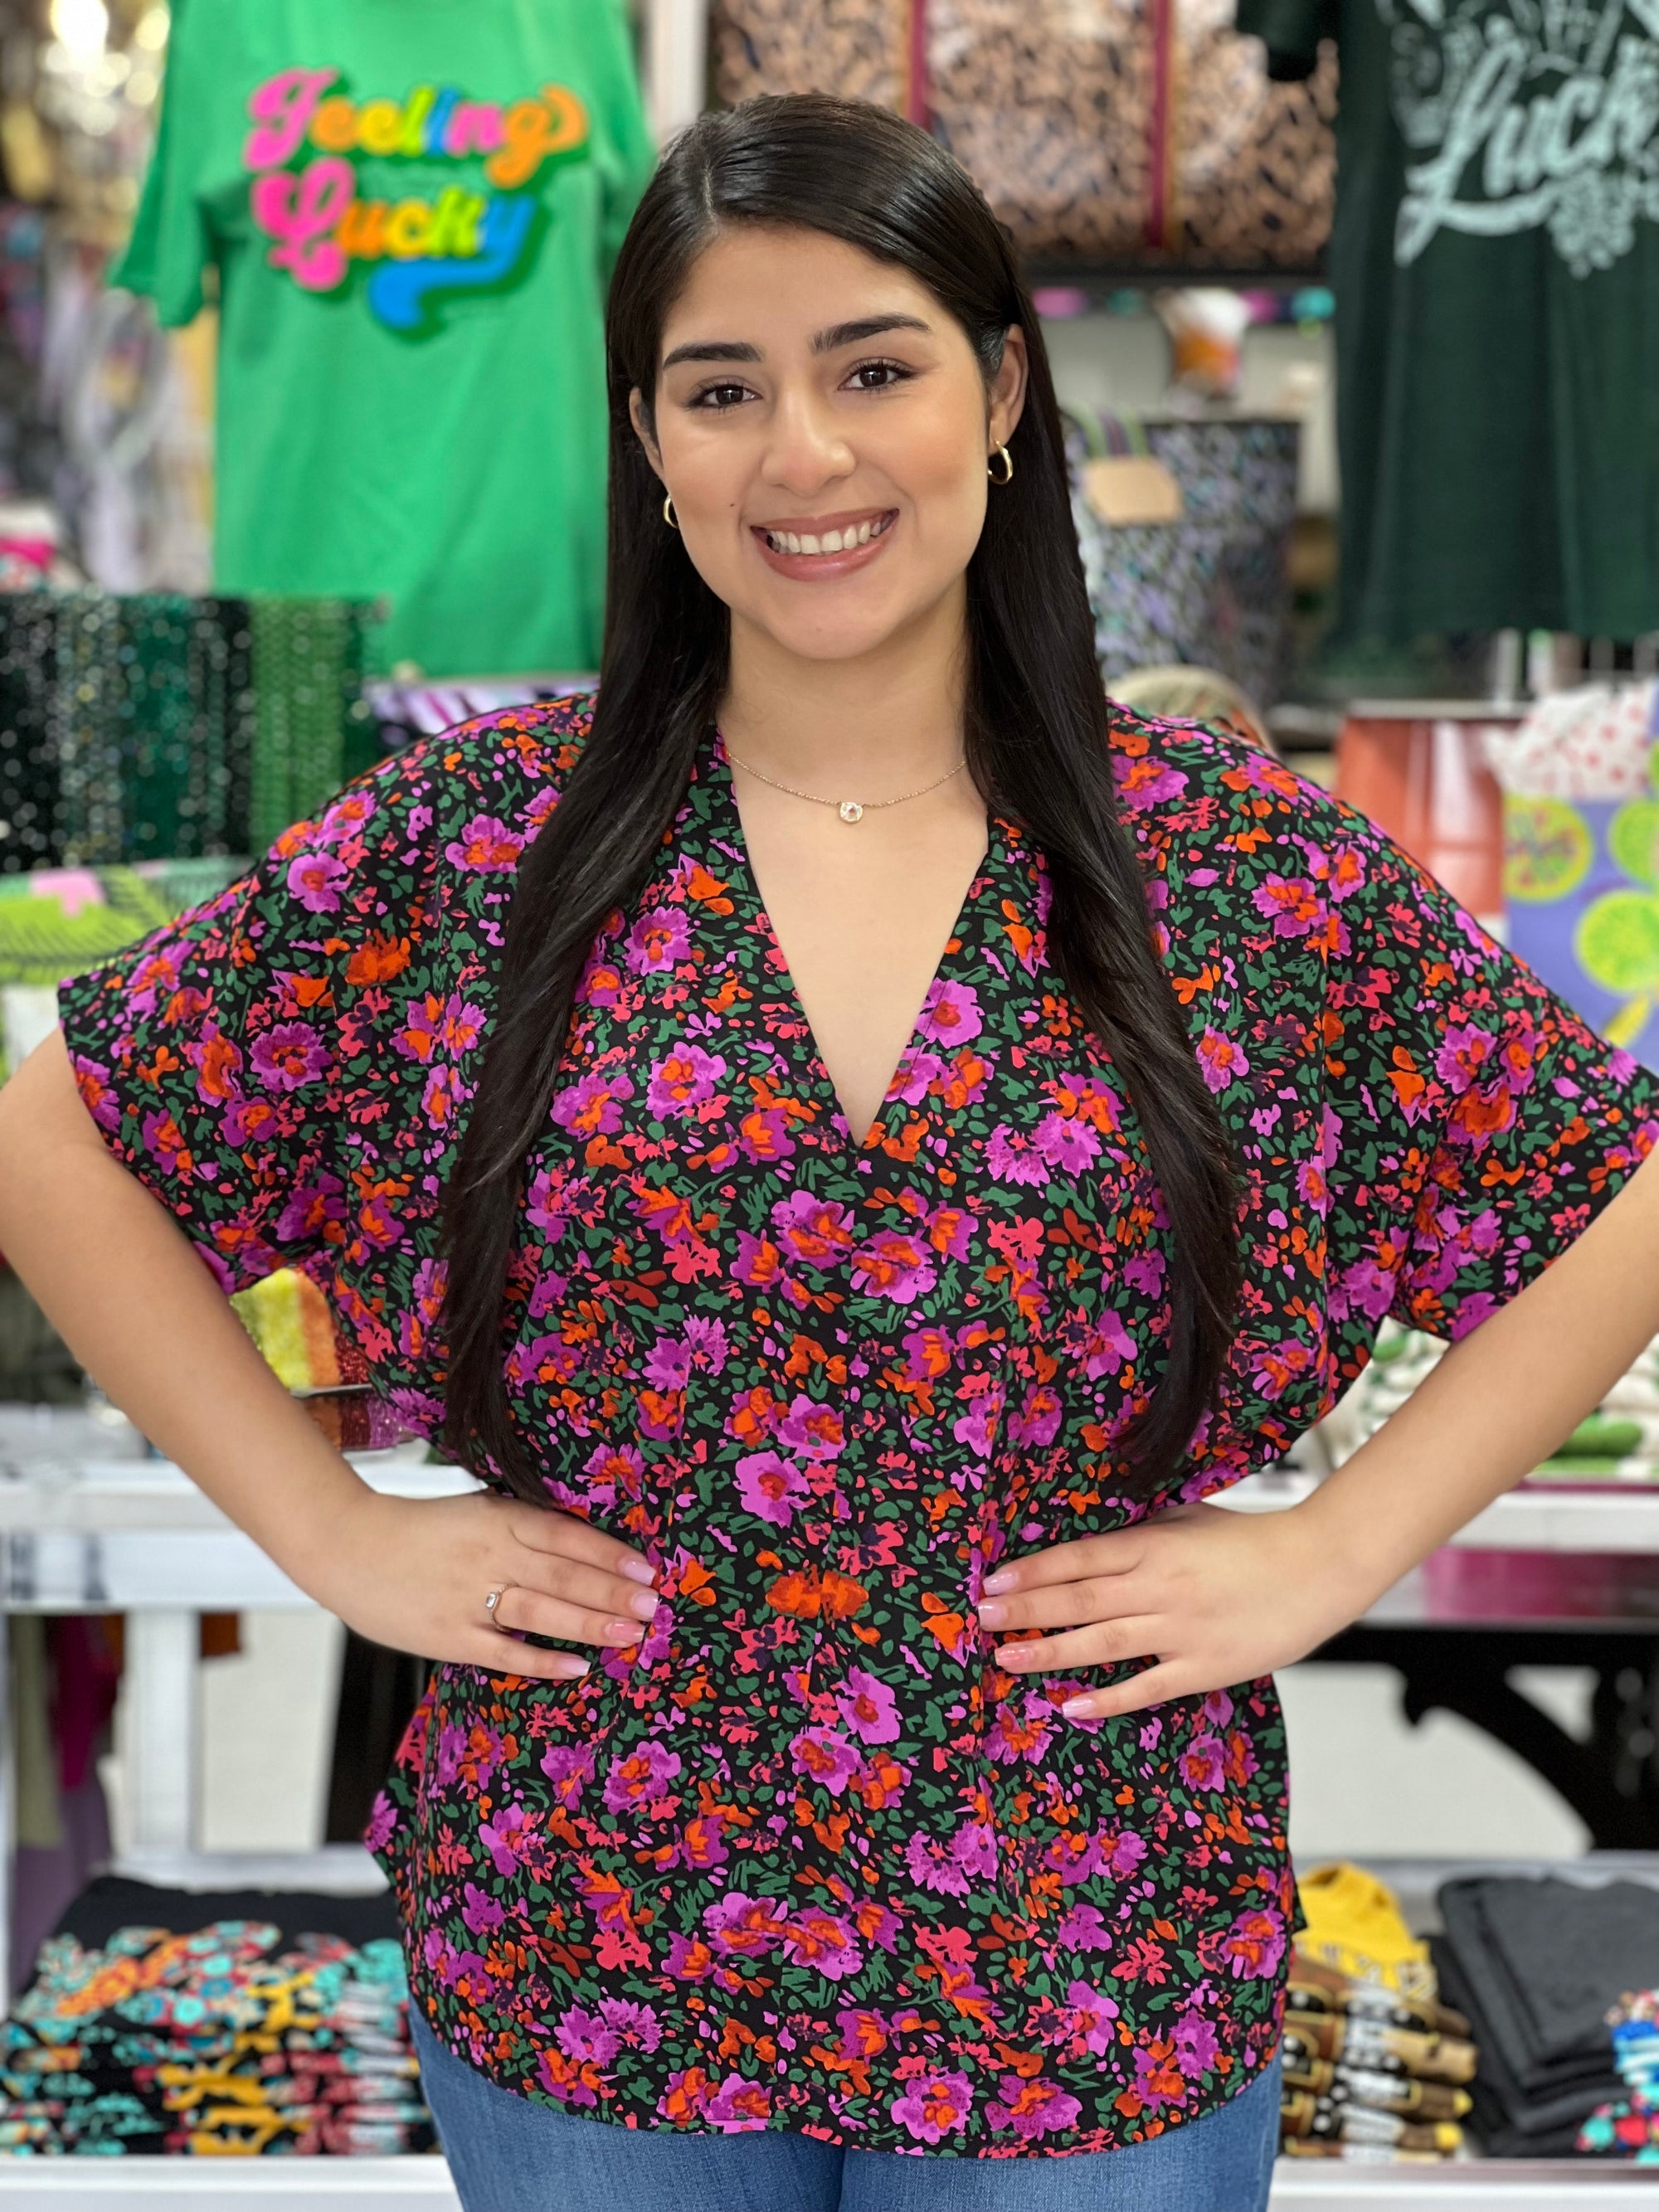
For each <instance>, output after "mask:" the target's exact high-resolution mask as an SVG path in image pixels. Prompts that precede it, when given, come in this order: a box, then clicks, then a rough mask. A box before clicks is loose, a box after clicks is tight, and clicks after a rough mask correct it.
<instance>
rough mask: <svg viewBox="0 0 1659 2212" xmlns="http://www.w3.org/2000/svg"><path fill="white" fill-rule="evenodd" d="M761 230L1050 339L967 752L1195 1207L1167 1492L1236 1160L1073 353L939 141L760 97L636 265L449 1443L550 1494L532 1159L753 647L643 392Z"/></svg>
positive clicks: (459, 1337) (987, 578) (994, 364)
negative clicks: (678, 502) (1095, 552)
mask: <svg viewBox="0 0 1659 2212" xmlns="http://www.w3.org/2000/svg"><path fill="white" fill-rule="evenodd" d="M742 222H760V223H767V224H770V225H787V226H793V227H796V228H805V229H810V230H816V231H820V232H823V233H824V234H826V235H828V236H829V237H831V238H836V239H840V240H844V241H845V242H846V243H848V244H849V245H852V246H859V247H860V248H861V249H862V250H863V251H864V252H866V253H868V254H871V255H872V256H873V257H874V258H876V259H877V260H879V261H884V262H889V263H891V264H896V266H897V267H899V268H902V269H905V270H908V271H909V273H910V274H911V275H912V276H915V278H916V279H917V280H918V281H919V282H920V283H922V284H924V285H925V286H926V287H927V289H928V291H930V292H931V293H932V294H933V296H934V297H935V298H936V299H937V300H938V301H939V302H940V303H941V305H942V306H944V307H945V308H947V309H948V310H949V312H950V313H951V315H953V316H954V317H955V319H956V320H957V323H958V324H960V325H961V326H962V328H963V331H966V333H967V335H968V338H969V343H970V344H971V345H972V346H973V349H974V351H975V355H976V356H977V357H978V360H979V362H980V364H981V368H982V370H983V372H984V374H985V375H986V377H987V380H989V379H990V378H991V377H992V376H994V374H995V372H996V369H997V368H998V365H999V363H1000V361H1001V358H1002V350H1003V343H1004V333H1005V332H1006V331H1007V330H1008V329H1009V328H1010V327H1011V326H1012V325H1015V324H1018V325H1019V326H1020V327H1021V328H1022V329H1023V330H1024V332H1025V334H1026V341H1027V346H1028V349H1029V354H1030V382H1029V389H1028V392H1027V396H1026V401H1025V407H1024V413H1023V415H1022V416H1021V417H1020V421H1019V425H1018V428H1017V429H1016V430H1015V431H1014V433H1013V435H1012V439H1011V441H1010V447H1009V450H1010V452H1011V453H1012V456H1013V462H1014V470H1013V477H1012V482H1011V483H1009V484H1008V485H1007V486H1006V488H1005V489H998V490H994V491H993V493H992V494H991V497H990V501H989V511H988V513H987V518H986V523H985V528H984V531H983V533H982V535H981V538H980V542H979V544H978V546H977V548H976V550H975V553H974V556H973V559H972V561H971V562H970V563H969V569H968V623H969V647H970V651H969V672H968V683H967V712H966V732H965V736H966V744H967V753H968V760H969V769H970V772H971V774H972V775H973V777H974V780H975V783H976V784H977V786H978V787H979V789H980V791H981V793H982V794H983V795H984V797H985V799H986V800H987V805H992V806H994V808H995V809H996V811H998V812H999V813H1000V814H1002V815H1004V816H1006V817H1008V818H1010V819H1012V820H1013V821H1014V822H1016V823H1018V824H1019V825H1020V827H1021V828H1022V829H1023V830H1024V832H1025V833H1026V834H1027V835H1028V836H1030V839H1031V840H1032V841H1033V842H1034V843H1035V844H1036V846H1037V847H1038V848H1040V849H1041V851H1042V853H1043V854H1044V855H1045V857H1046V859H1047V861H1048V871H1049V875H1050V878H1051V882H1052V885H1053V890H1054V902H1053V907H1052V910H1051V913H1050V916H1049V921H1048V939H1049V948H1050V952H1051V955H1052V957H1053V960H1054V965H1055V967H1056V969H1058V970H1059V972H1060V975H1061V976H1062V977H1063V978H1064V980H1065V982H1066V988H1067V991H1068V993H1069V994H1070V996H1071V998H1072V1000H1073V1003H1074V1005H1075V1006H1076V1007H1077V1009H1078V1011H1079V1013H1080V1014H1081V1015H1082V1017H1083V1018H1084V1020H1085V1022H1086V1024H1088V1026H1089V1028H1090V1029H1091V1030H1093V1031H1094V1033H1095V1034H1096V1036H1098V1037H1099V1038H1100V1040H1101V1041H1102V1042H1103V1044H1104V1045H1105V1047H1106V1048H1107V1050H1108V1051H1109V1054H1110V1055H1111V1058H1112V1060H1113V1062H1114V1065H1115V1069H1116V1071H1117V1073H1118V1076H1119V1078H1120V1079H1121V1081H1122V1083H1123V1085H1124V1086H1125V1088H1126V1089H1127V1092H1128V1095H1129V1097H1130V1099H1131V1101H1132V1102H1133V1107H1134V1109H1135V1112H1136V1115H1138V1117H1139V1124H1140V1127H1141V1131H1142V1133H1143V1135H1144V1137H1145V1139H1146V1146H1147V1149H1148V1151H1149V1152H1150V1154H1151V1159H1152V1170H1153V1173H1154V1175H1155V1176H1156V1178H1157V1182H1158V1188H1159V1189H1160V1191H1161V1193H1162V1195H1163V1200H1164V1209H1165V1212H1166V1214H1167V1216H1168V1220H1169V1225H1170V1233H1171V1240H1172V1243H1173V1248H1174V1249H1173V1263H1172V1266H1171V1267H1170V1275H1169V1296H1170V1337H1169V1344H1168V1347H1167V1361H1166V1364H1165V1368H1164V1374H1163V1376H1162V1378H1161V1380H1160V1382H1159V1384H1158V1389H1156V1391H1155V1392H1154V1393H1153V1395H1152V1400H1151V1402H1150V1405H1149V1406H1147V1407H1146V1408H1145V1409H1144V1410H1143V1412H1142V1413H1141V1414H1140V1415H1139V1418H1138V1419H1137V1421H1136V1422H1135V1424H1134V1425H1133V1431H1132V1435H1131V1438H1130V1443H1129V1446H1128V1455H1129V1459H1130V1463H1131V1467H1132V1469H1133V1478H1134V1480H1135V1482H1136V1485H1137V1486H1138V1487H1139V1488H1142V1489H1144V1490H1147V1491H1151V1490H1152V1489H1154V1488H1156V1487H1157V1486H1158V1483H1159V1481H1160V1480H1162V1479H1163V1478H1164V1477H1166V1476H1167V1475H1168V1474H1169V1473H1170V1470H1171V1468H1173V1467H1174V1466H1175V1465H1176V1463H1177V1462H1178V1461H1179V1460H1180V1458H1181V1456H1182V1454H1183V1453H1184V1452H1185V1450H1186V1449H1187V1448H1188V1443H1189V1442H1190V1440H1191V1438H1192V1436H1193V1432H1194V1429H1195V1428H1196V1427H1197V1425H1198V1423H1199V1422H1200V1419H1202V1417H1203V1415H1204V1413H1206V1410H1207V1408H1208V1407H1209V1406H1210V1404H1211V1402H1212V1399H1213V1396H1214V1394H1215V1391H1216V1388H1217V1384H1218V1379H1219V1376H1220V1373H1221V1369H1222V1365H1223V1363H1224V1361H1225V1358H1226V1354H1227V1348H1228V1345H1229V1342H1230V1340H1231V1330H1232V1326H1233V1322H1232V1315H1233V1306H1234V1301H1235V1297H1236V1294H1237V1279H1238V1249H1237V1225H1236V1207H1237V1192H1236V1185H1235V1170H1234V1165H1233V1161H1232V1158H1231V1151H1230V1148H1229V1146H1228V1144H1227V1141H1226V1138H1225V1133H1224V1131H1223V1129H1222V1126H1221V1122H1220V1119H1219V1116H1218V1114H1217V1112H1216V1109H1215V1106H1214V1103H1213V1101H1212V1098H1211V1097H1210V1094H1209V1092H1208V1091H1207V1089H1206V1086H1205V1085H1204V1083H1203V1081H1202V1079H1201V1078H1200V1073H1199V1069H1198V1064H1197V1061H1196V1060H1195V1058H1194V1053H1193V1049H1192V1045H1191V1042H1190V1040H1189V1038H1188V1033H1187V1030H1186V1026H1185V1023H1184V1020H1183V1018H1182V1015H1181V1013H1180V1012H1179V1010H1178V1008H1177V1006H1176V1000H1175V995H1174V994H1173V992H1172V991H1171V989H1170V985H1169V981H1168V979H1167V978H1166V976H1165V975H1164V971H1163V968H1162V965H1161V963H1160V961H1159V957H1158V951H1157V950H1156V947H1155V945H1154V942H1153V937H1152V927H1151V922H1150V919H1149V915H1148V909H1147V904H1146V886H1145V884H1144V882H1143V879H1142V876H1141V873H1140V871H1139V866H1138V864H1137V860H1136V857H1135V854H1134V850H1133V846H1132V845H1131V842H1130V841H1129V838H1128V836H1127V834H1126V833H1125V831H1124V829H1123V828H1122V826H1121V823H1120V821H1119V817H1118V813H1117V809H1116V804H1115V797H1114V789H1113V782H1112V770H1111V762H1110V758H1109V752H1108V728H1109V725H1108V709H1107V704H1106V700H1105V696H1104V694H1103V690H1102V687H1101V681H1100V676H1099V671H1098V670H1097V666H1096V664H1095V657H1094V643H1093V629H1092V624H1091V619H1090V613H1089V605H1088V600H1087V597H1086V595H1085V591H1084V585H1083V574H1082V569H1081V567H1080V564H1079V557H1078V550H1077V540H1076V537H1075V535H1074V532H1073V526H1072V518H1071V511H1070V507H1069V503H1068V499H1067V490H1066V467H1065V459H1064V453H1063V449H1062V446H1061V435H1060V417H1059V415H1058V412H1057V410H1056V408H1055V405H1054V386H1053V382H1052V380H1051V379H1050V376H1049V373H1048V360H1047V357H1046V356H1045V354H1044V352H1043V348H1042V338H1041V335H1040V333H1039V331H1038V326H1037V320H1036V313H1035V312H1034V311H1033V309H1032V306H1031V302H1030V298H1029V297H1028V295H1027V293H1026V290H1025V287H1024V283H1023V282H1022V281H1021V278H1020V275H1019V270H1018V265H1017V264H1016V262H1015V258H1014V254H1013V251H1012V246H1010V244H1009V241H1008V240H1007V238H1006V234H1005V233H1004V232H1003V230H1002V229H1001V228H1000V225H999V224H998V222H997V221H996V219H995V217H994V216H993V215H992V213H991V210H990V209H989V208H988V207H987V204H986V203H985V201H984V200H983V198H982V197H981V195H980V193H979V192H978V191H976V189H975V186H974V185H973V184H972V182H971V181H970V180H969V178H968V176H967V175H966V173H964V172H963V170H962V169H961V168H959V167H957V163H956V162H955V161H952V160H951V156H950V155H948V154H946V153H945V151H944V149H942V148H941V147H940V146H939V145H938V144H937V143H935V142H934V141H933V139H932V138H930V137H928V136H927V133H926V132H925V131H920V130H918V129H917V128H916V127H915V125H912V124H909V123H905V122H902V121H901V120H900V119H899V118H897V117H896V116H894V115H890V114H889V113H887V112H885V111H884V109H881V108H878V107H871V106H862V105H860V104H857V103H854V102H851V101H846V100H832V99H827V98H822V97H818V96H817V95H810V96H804V97H799V98H793V99H775V100H753V101H750V102H749V103H748V104H747V105H746V106H742V107H738V108H735V109H732V110H731V111H729V112H725V113H720V114H711V115H706V116H704V117H702V119H701V120H700V121H698V122H696V123H695V124H693V125H691V127H690V129H689V130H688V131H685V132H684V134H683V135H682V136H681V137H678V138H677V139H676V140H675V141H674V143H673V144H672V145H671V147H670V148H669V149H668V150H667V152H666V153H665V155H664V158H663V161H662V164H661V166H660V167H659V169H658V171H657V173H656V175H655V176H654V178H653V179H652V181H651V183H650V185H648V186H647V189H646V192H645V196H644V197H643V198H642V199H641V202H640V204H639V207H638V209H637V210H636V211H635V216H634V220H633V222H632V224H631V225H630V226H629V232H628V236H627V238H626V239H625V240H624V241H623V248H622V252H621V255H620V257H619V258H618V260H617V269H616V275H615V277H614V279H613V281H612V283H611V301H610V308H609V313H608V319H607V326H606V349H607V356H608V376H609V383H610V401H611V495H610V496H611V515H610V521H611V536H610V560H609V573H608V598H607V601H606V618H605V647H604V658H603V662H602V665H601V670H600V682H599V698H598V703H597V705H596V707H595V709H594V714H593V725H592V732H591V734H590V735H589V737H588V738H587V740H586V744H584V745H583V747H582V750H581V754H580V759H579V760H578V762H577V764H576V766H575V767H574V769H573V770H572V772H571V774H570V776H569V779H568V782H567V784H566V786H565V788H564V792H563V794H562V798H561V799H560V801H559V804H558V805H557V806H556V808H555V809H554V811H553V812H552V814H551V815H550V817H549V819H548V821H547V823H546V825H545V827H544V829H542V830H541V831H540V833H539V835H538V836H537V838H536V840H535V842H534V843H533V844H532V845H531V846H530V847H529V848H528V849H527V850H526V852H525V854H523V857H522V859H521V860H520V864H519V871H518V878H517V882H516V884H515V887H514V890H513V902H512V908H511V913H510V916H509V920H508V923H507V933H506V940H505V945H504V949H503V956H502V969H501V995H500V1001H499V1006H498V1011H497V1013H496V1016H495V1023H494V1024H493V1026H492V1029H491V1032H490V1036H489V1042H488V1045H487V1047H486V1050H485V1054H484V1060H483V1068H482V1071H481V1074H480V1079H479V1083H478V1088H477V1096H476V1097H475V1098H474V1099H473V1101H472V1109H471V1118H470V1120H469V1121H468V1124H467V1127H466V1132H465V1138H464V1139H463V1141H462V1145H461V1149H460V1157H459V1162H458V1164H457V1170H456V1173H455V1175H454V1176H453V1179H452V1181H451V1182H450V1184H449V1186H448V1188H447V1194H446V1203H445V1218H444V1239H445V1247H446V1249H447V1255H448V1260H449V1285H448V1291H447V1300H446V1305H445V1313H444V1330H445V1334H446V1336H447V1342H448V1347H449V1367H448V1380H447V1405H446V1420H445V1425H444V1443H445V1444H446V1446H447V1448H448V1449H449V1450H450V1451H451V1452H452V1453H453V1454H454V1455H455V1456H456V1457H457V1458H458V1459H459V1460H460V1461H461V1462H463V1463H465V1464H469V1465H471V1464H476V1462H477V1451H478V1448H479V1447H480V1446H482V1447H483V1449H484V1451H486V1452H487V1453H488V1454H489V1458H490V1459H491V1460H492V1461H493V1462H494V1463H495V1467H496V1468H497V1469H498V1470H499V1471H500V1473H501V1475H502V1476H503V1477H504V1478H505V1480H507V1482H508V1483H509V1484H510V1486H512V1488H513V1490H514V1491H516V1492H519V1493H520V1495H521V1496H523V1497H525V1498H530V1499H532V1500H533V1501H538V1502H544V1500H545V1496H546V1493H545V1491H544V1489H543V1487H542V1485H541V1482H540V1480H539V1479H538V1475H537V1474H536V1471H535V1469H534V1468H533V1466H532V1464H531V1462H530V1459H529V1457H528V1455H527V1454H526V1450H525V1449H524V1445H523V1442H522V1440H521V1438H520V1435H519V1433H518V1431H517V1430H516V1428H515V1426H514V1424H513V1416H512V1413H511V1411H510V1409H509V1403H508V1399H507V1387H506V1380H505V1376H504V1373H503V1366H504V1361H505V1358H506V1351H507V1330H508V1327H509V1322H510V1318H511V1312H512V1307H513V1298H512V1297H510V1296H509V1288H510V1285H509V1273H510V1271H511V1266H512V1259H513V1249H514V1243H515V1232H516V1230H517V1226H518V1218H519V1206H520V1193H521V1188H522V1181H523V1170H524V1162H525V1158H526V1153H527V1152H529V1150H530V1148H531V1146H532V1145H533V1144H534V1143H535V1142H536V1141H537V1140H538V1138H539V1137H540V1135H541V1133H542V1132H543V1130H544V1127H545V1125H546V1121H547V1115H548V1110H549V1106H550V1101H551V1098H552V1095H553V1091H554V1089H555V1086H556V1079H557V1072H558V1068H559V1064H560V1060H561V1056H562V1051H563V1047H564V1042H565V1038H566V1035H567V1032H568V1028H569V1024H570V1017H571V1006H572V1000H573V996H574V990H575V987H576V984H577V981H578V979H579V977H580V973H581V970H582V967H583V963H584V961H585V959H586V955H587V952H588V950H589V947H590V945H591V944H592V939H593V938H594V936H595V934H596V933H597V932H598V931H599V927H600V926H601V925H602V924H603V922H604V921H605V918H606V916H607V915H610V914H611V913H612V912H613V910H615V909H617V908H627V907H628V905H629V902H631V901H632V900H633V899H634V898H635V896H636V895H637V894H638V893H639V891H640V890H642V888H643V887H644V884H645V883H646V882H647V879H648V878H649V876H650V873H651V871H652V869H653V866H655V865H656V863H657V861H658V859H659V851H660V847H661V843H662V840H663V837H664V835H665V832H666V830H667V829H668V827H669V825H670V824H671V822H672V820H673V817H674V815H675V813H676V811H678V807H679V805H680V803H681V801H682V799H683V798H684V793H685V790H686V786H687V783H688V781H689V779H690V773H691V769H692V765H693V762H694V759H695V757H696V751H697V748H698V746H699V745H700V744H702V741H703V739H704V738H705V737H706V736H707V734H708V730H709V726H710V724H711V722H712V720H713V719H714V713H715V709H716V708H717V705H718V703H719V702H720V696H721V694H722V691H723V690H724V687H725V683H726V670H727V659H728V653H729V640H730V633H729V627H728V619H727V613H726V607H725V606H724V605H723V604H722V603H721V602H720V600H719V599H716V598H715V596H714V593H713V592H711V591H710V590H709V589H708V586H707V585H706V584H705V583H704V582H703V581H702V578H701V577H700V576H699V575H698V574H697V572H696V569H695V568H693V567H692V565H691V562H690V560H689V559H688V558H687V556H686V554H685V550H684V546H683V544H682V543H681V541H680V539H679V538H678V537H677V536H676V535H675V533H674V532H672V531H671V530H670V529H668V528H666V527H665V525H664V522H663V519H662V513H661V500H662V489H661V486H660V485H659V483H658V481H657V478H656V477H655V476H654V474H653V471H652V470H651V467H650V465H649V463H648V462H647V459H646V456H645V453H644V452H643V451H642V449H641V446H640V442H639V440H638V439H637V437H636V436H635V432H634V429H633V426H632V424H631V422H630V421H629V394H630V392H633V391H634V390H635V389H637V390H638V391H639V392H640V393H641V398H643V400H644V402H645V404H646V408H647V414H649V413H650V410H651V409H652V407H653V403H654V395H655V392H656V385H657V364H658V362H659V358H660V356H661V341H662V331H663V325H664V321H665V317H666V315H667V313H668V311H669V309H670V307H671V305H672V303H673V301H674V300H675V299H676V297H677V296H678V293H679V291H680V289H681V288H682V286H683V285H684V283H685V281H686V278H687V276H688V275H689V274H690V270H691V267H692V265H693V264H694V263H695V261H696V258H697V256H698V255H699V253H701V252H702V250H703V248H704V247H705V246H707V245H708V242H709V240H711V238H713V237H714V235H715V234H716V233H717V232H718V231H720V229H722V228H725V227H726V226H728V225H731V224H733V223H742Z"/></svg>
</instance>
